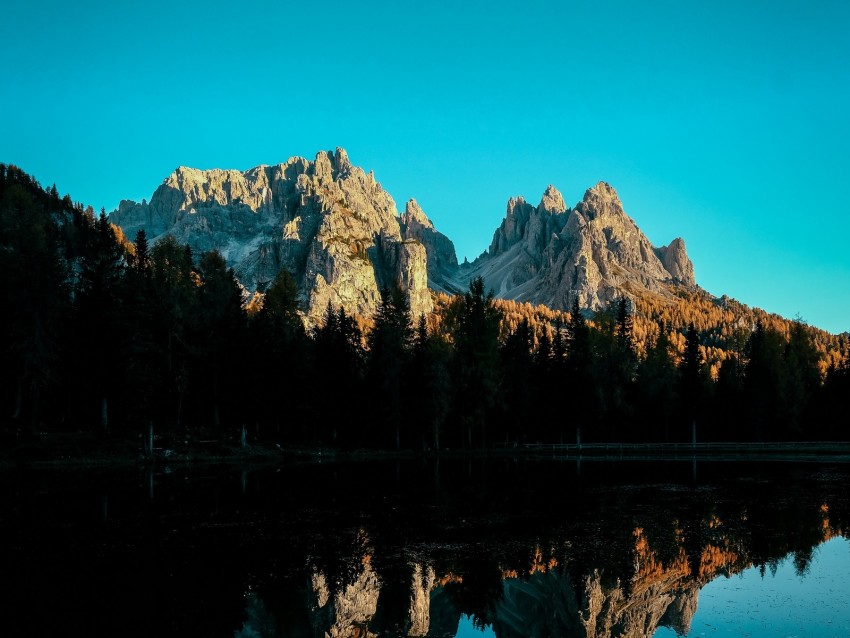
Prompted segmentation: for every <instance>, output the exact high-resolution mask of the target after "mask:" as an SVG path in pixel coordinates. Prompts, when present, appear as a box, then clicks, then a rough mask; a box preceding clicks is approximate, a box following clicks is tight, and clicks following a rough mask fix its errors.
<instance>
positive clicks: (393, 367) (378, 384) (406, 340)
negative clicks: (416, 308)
mask: <svg viewBox="0 0 850 638" xmlns="http://www.w3.org/2000/svg"><path fill="white" fill-rule="evenodd" d="M412 337H413V332H412V327H411V324H410V306H409V304H408V300H407V296H406V295H405V293H404V292H403V291H402V290H401V289H400V288H399V287H398V286H393V287H392V289H390V290H386V289H385V290H383V291H382V292H381V305H380V307H379V308H378V312H377V314H376V316H375V325H374V327H373V328H372V330H371V331H370V332H369V336H368V340H367V341H368V347H369V371H368V377H369V378H368V383H367V387H368V388H369V389H370V391H371V392H372V393H373V396H374V399H375V400H374V401H373V402H372V405H375V406H376V407H377V414H376V418H377V423H378V437H377V441H376V443H377V445H378V447H394V448H395V449H399V448H401V446H402V431H401V426H402V419H403V416H404V415H403V402H404V399H403V397H404V391H405V390H406V388H405V386H404V372H405V370H406V369H407V366H408V357H409V355H410V346H411V341H412ZM404 443H408V441H404Z"/></svg>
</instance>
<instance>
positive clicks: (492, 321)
mask: <svg viewBox="0 0 850 638" xmlns="http://www.w3.org/2000/svg"><path fill="white" fill-rule="evenodd" d="M500 322H501V313H500V312H499V310H498V309H497V308H496V306H495V304H494V303H493V293H492V292H487V293H485V291H484V280H483V279H481V277H476V278H475V279H473V280H472V281H471V282H470V284H469V291H467V292H466V293H465V294H464V295H463V296H462V297H461V298H460V300H459V318H458V324H457V326H456V328H455V333H454V334H453V335H452V336H453V339H454V343H455V358H454V362H455V383H456V394H455V414H456V415H457V417H458V419H459V424H460V428H461V430H462V433H463V434H462V445H463V446H464V447H467V448H471V447H473V446H475V447H487V444H488V441H487V422H488V419H489V418H490V416H491V415H492V413H493V410H494V409H495V407H496V405H497V403H498V399H499V396H498V394H499V387H500V381H501V369H500V365H499V329H500Z"/></svg>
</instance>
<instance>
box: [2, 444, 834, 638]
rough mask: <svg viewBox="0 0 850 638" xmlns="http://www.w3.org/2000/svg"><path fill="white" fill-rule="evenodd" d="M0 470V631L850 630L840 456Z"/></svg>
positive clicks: (662, 635) (435, 633)
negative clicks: (824, 460) (825, 460)
mask: <svg viewBox="0 0 850 638" xmlns="http://www.w3.org/2000/svg"><path fill="white" fill-rule="evenodd" d="M0 477H2V481H0V499H2V510H0V541H2V544H0V565H2V566H3V567H2V571H0V583H2V584H1V585H0V618H2V620H0V622H2V625H3V626H2V627H0V635H4V636H5V635H9V636H19V635H27V636H53V635H64V634H67V633H69V632H74V631H76V632H79V631H82V632H84V633H85V635H88V636H101V635H103V636H178V635H179V636H228V637H240V638H247V637H272V636H287V637H290V636H291V637H305V638H306V637H314V636H316V637H323V636H331V637H335V638H340V637H352V638H353V637H359V638H365V637H367V636H429V637H440V638H455V637H458V636H470V637H472V636H491V637H492V636H497V637H499V638H507V637H510V638H514V637H516V638H518V637H546V636H569V637H572V636H576V637H578V636H581V637H583V638H585V637H600V638H601V637H603V636H604V637H610V638H614V637H619V636H623V637H625V636H628V637H629V638H637V637H646V638H649V637H651V636H657V637H659V638H667V637H672V636H676V635H687V636H752V637H768V636H769V637H774V636H798V637H804V636H811V637H831V636H841V637H847V636H850V611H848V610H850V584H848V582H850V581H848V578H847V575H848V574H850V543H848V540H847V539H846V537H845V534H847V530H848V529H850V527H849V526H848V523H850V465H848V464H841V463H833V464H816V463H784V462H763V463H741V462H738V463H732V462H708V461H699V462H698V463H693V462H690V461H687V462H673V461H669V462H659V461H651V462H650V461H646V462H612V461H602V460H592V461H591V460H587V459H585V460H583V461H581V462H580V463H579V462H576V461H545V460H533V459H515V458H499V459H490V460H482V459H473V460H468V459H467V460H464V459H441V460H416V461H401V462H396V461H392V462H347V463H324V464H297V465H285V466H282V467H262V468H260V467H235V466H221V467H203V468H186V467H173V468H169V467H158V468H156V469H155V470H154V471H146V470H144V469H139V470H128V471H110V472H79V471H58V470H53V471H15V472H13V471H9V472H5V473H3V474H0Z"/></svg>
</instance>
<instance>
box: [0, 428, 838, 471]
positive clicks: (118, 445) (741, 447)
mask: <svg viewBox="0 0 850 638" xmlns="http://www.w3.org/2000/svg"><path fill="white" fill-rule="evenodd" d="M4 443H5V444H4V445H3V448H5V449H3V450H2V451H0V469H2V468H6V469H8V468H14V467H32V468H51V467H56V468H66V467H67V468H86V467H127V466H144V465H209V464H218V463H226V464H233V463H249V464H252V465H254V464H276V463H281V462H287V463H292V462H295V463H322V462H337V461H369V460H376V461H378V460H396V459H399V460H401V459H415V458H487V457H512V456H521V457H525V458H537V459H556V460H579V459H581V460H589V461H592V460H629V461H653V460H719V461H751V460H758V461H765V460H779V461H838V462H850V442H830V441H804V442H769V443H734V442H717V443H696V444H691V443H589V444H582V445H577V444H524V445H519V444H517V445H514V444H509V445H504V444H502V445H499V446H496V447H493V448H486V449H474V450H449V449H446V450H440V451H433V450H431V451H419V450H366V449H353V450H351V449H337V448H323V447H283V446H280V445H277V444H271V443H266V442H263V443H260V444H252V443H250V442H249V443H248V444H247V445H245V446H244V447H243V446H242V445H241V444H240V442H239V441H229V440H215V439H209V438H205V439H192V440H190V439H188V438H187V439H184V440H177V437H171V438H169V439H168V440H165V441H162V442H160V441H157V442H156V444H155V447H154V449H153V452H152V453H150V452H146V451H145V446H144V444H143V443H142V441H141V439H140V437H126V436H121V435H107V436H103V435H94V434H90V433H78V434H44V433H42V434H38V435H35V436H33V437H31V438H29V439H27V440H11V441H10V440H8V439H7V440H6V441H5V442H4ZM10 444H11V445H10Z"/></svg>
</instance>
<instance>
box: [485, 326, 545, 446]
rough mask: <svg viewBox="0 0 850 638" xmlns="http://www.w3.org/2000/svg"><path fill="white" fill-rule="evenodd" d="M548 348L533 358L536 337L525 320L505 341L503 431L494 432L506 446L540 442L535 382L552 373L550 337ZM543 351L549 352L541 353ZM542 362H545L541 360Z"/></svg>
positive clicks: (539, 351)
mask: <svg viewBox="0 0 850 638" xmlns="http://www.w3.org/2000/svg"><path fill="white" fill-rule="evenodd" d="M542 339H543V340H544V341H545V343H546V345H545V346H541V348H540V349H538V352H537V353H536V356H535V357H532V352H531V345H532V334H531V328H530V327H529V325H528V320H527V319H523V320H522V322H521V323H520V324H519V325H518V326H517V328H516V330H514V331H513V332H512V333H510V334H509V335H508V336H507V337H506V338H505V343H504V344H503V346H502V348H501V359H502V369H503V370H504V371H505V372H504V374H505V378H504V380H505V383H504V391H503V399H504V412H503V415H504V418H503V419H502V423H501V427H500V431H499V432H493V436H494V437H495V439H496V440H502V441H504V442H505V443H509V442H517V441H522V440H532V441H533V440H540V439H541V438H542V433H541V432H540V425H541V423H540V422H539V420H538V419H537V418H535V416H534V412H535V406H536V401H537V397H536V395H535V394H536V393H535V392H534V385H535V383H537V382H539V380H540V379H541V378H545V375H546V373H547V372H548V364H549V361H548V357H549V355H548V350H549V347H548V338H546V337H545V333H544V337H543V338H542ZM541 350H545V351H546V352H544V353H542V354H541ZM541 359H542V361H541Z"/></svg>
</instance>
